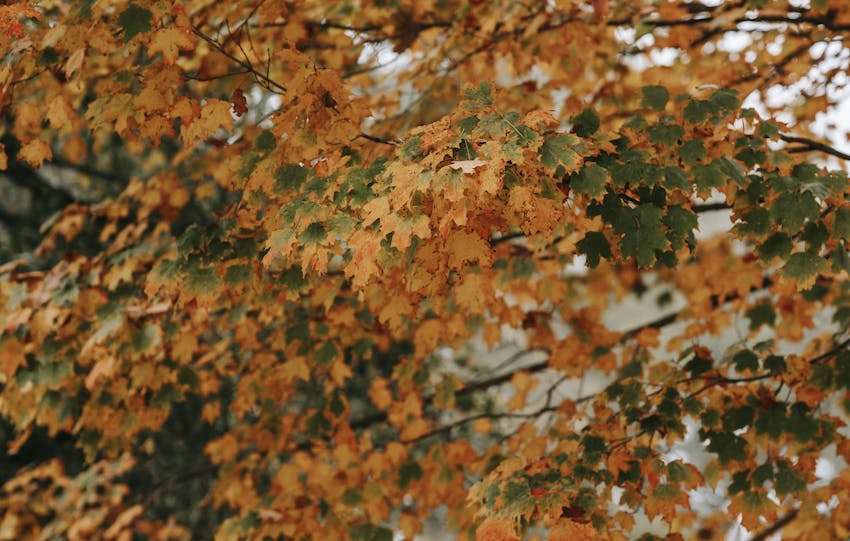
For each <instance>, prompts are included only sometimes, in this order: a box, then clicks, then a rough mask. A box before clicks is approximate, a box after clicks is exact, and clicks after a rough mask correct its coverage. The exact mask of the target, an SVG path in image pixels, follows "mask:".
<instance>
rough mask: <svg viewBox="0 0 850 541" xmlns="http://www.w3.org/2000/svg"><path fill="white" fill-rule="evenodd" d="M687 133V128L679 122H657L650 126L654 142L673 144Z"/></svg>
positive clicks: (665, 144)
mask: <svg viewBox="0 0 850 541" xmlns="http://www.w3.org/2000/svg"><path fill="white" fill-rule="evenodd" d="M683 135H685V128H683V127H681V126H679V125H678V124H666V123H665V124H656V125H654V126H652V127H651V128H649V140H650V141H652V143H653V144H656V145H662V146H673V145H675V144H676V143H677V142H678V141H679V139H680V138H681V137H682V136H683Z"/></svg>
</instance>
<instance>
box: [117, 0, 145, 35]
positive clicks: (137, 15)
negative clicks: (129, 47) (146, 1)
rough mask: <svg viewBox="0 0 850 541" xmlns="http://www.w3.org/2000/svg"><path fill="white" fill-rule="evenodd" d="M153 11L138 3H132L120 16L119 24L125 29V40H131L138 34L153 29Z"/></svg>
mask: <svg viewBox="0 0 850 541" xmlns="http://www.w3.org/2000/svg"><path fill="white" fill-rule="evenodd" d="M151 20H152V15H151V12H150V11H148V10H147V9H145V8H143V7H139V6H137V5H136V4H130V5H129V6H127V9H125V10H124V11H122V12H121V15H119V16H118V24H119V25H121V29H122V30H123V31H124V41H125V42H127V41H130V40H131V39H133V37H134V36H135V35H136V34H142V33H145V32H150V31H151Z"/></svg>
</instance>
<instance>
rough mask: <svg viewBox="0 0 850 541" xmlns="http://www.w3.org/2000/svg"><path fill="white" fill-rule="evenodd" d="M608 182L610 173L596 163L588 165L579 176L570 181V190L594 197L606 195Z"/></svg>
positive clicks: (583, 167)
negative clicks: (606, 183)
mask: <svg viewBox="0 0 850 541" xmlns="http://www.w3.org/2000/svg"><path fill="white" fill-rule="evenodd" d="M607 180H608V171H606V170H605V169H603V168H601V167H599V166H598V165H596V164H595V163H592V162H591V163H586V164H584V166H582V168H581V170H580V171H579V172H578V174H576V175H574V176H573V177H572V178H571V179H570V188H572V189H573V190H575V191H577V192H578V193H583V194H586V195H591V196H593V197H596V196H599V195H602V194H603V193H605V182H606V181H607Z"/></svg>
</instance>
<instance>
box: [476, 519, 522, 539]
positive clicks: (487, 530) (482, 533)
mask: <svg viewBox="0 0 850 541" xmlns="http://www.w3.org/2000/svg"><path fill="white" fill-rule="evenodd" d="M475 541H519V537H517V535H516V532H515V531H514V525H513V523H512V522H511V521H509V520H506V519H503V518H488V519H487V520H485V521H484V522H482V523H481V525H480V526H478V528H477V529H476V530H475Z"/></svg>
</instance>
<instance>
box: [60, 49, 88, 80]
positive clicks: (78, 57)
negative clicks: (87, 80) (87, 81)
mask: <svg viewBox="0 0 850 541" xmlns="http://www.w3.org/2000/svg"><path fill="white" fill-rule="evenodd" d="M85 56H86V48H85V47H80V48H79V49H77V50H76V51H74V52H73V53H71V56H70V57H68V61H67V62H66V63H65V78H66V79H70V78H71V76H72V75H73V74H74V72H76V71H80V68H82V67H83V58H85Z"/></svg>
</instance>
